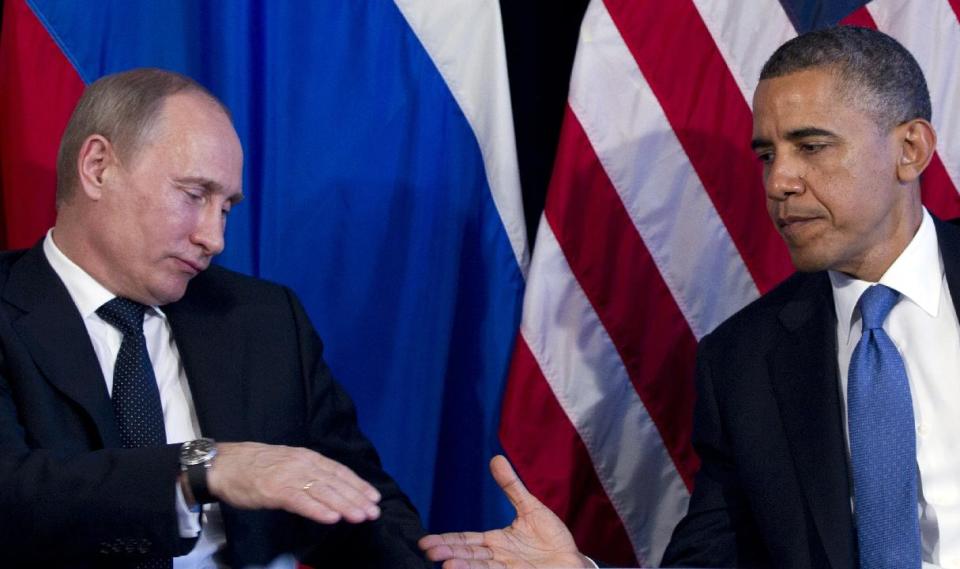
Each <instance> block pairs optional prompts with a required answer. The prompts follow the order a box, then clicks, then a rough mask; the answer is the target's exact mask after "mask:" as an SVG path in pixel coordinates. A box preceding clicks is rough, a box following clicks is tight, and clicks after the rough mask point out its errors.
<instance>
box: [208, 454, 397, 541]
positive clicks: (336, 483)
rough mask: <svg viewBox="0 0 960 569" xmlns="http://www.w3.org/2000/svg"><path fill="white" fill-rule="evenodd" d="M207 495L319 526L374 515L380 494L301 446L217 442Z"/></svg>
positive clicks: (228, 502) (376, 514)
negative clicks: (287, 514) (283, 512)
mask: <svg viewBox="0 0 960 569" xmlns="http://www.w3.org/2000/svg"><path fill="white" fill-rule="evenodd" d="M217 451H218V452H217V457H216V459H214V461H213V466H211V468H210V470H208V471H207V485H208V486H209V488H210V493H211V494H213V495H214V496H215V497H217V498H218V499H219V500H220V501H222V502H226V503H227V504H230V505H231V506H234V507H237V508H242V509H261V508H269V509H280V510H286V511H288V512H292V513H294V514H299V515H301V516H303V517H305V518H308V519H311V520H313V521H315V522H318V523H321V524H334V523H337V522H338V521H341V520H344V521H347V522H350V523H360V522H365V521H368V520H375V519H377V518H378V517H379V516H380V508H379V506H378V505H377V503H378V502H379V501H380V493H379V492H378V491H377V489H376V488H374V487H373V485H371V484H370V483H369V482H367V481H365V480H363V479H362V478H360V477H359V476H357V474H356V473H354V472H353V471H352V470H350V469H349V468H347V467H346V466H344V465H342V464H340V463H339V462H336V461H334V460H332V459H330V458H327V457H325V456H323V455H322V454H320V453H317V452H314V451H312V450H309V449H305V448H297V447H287V446H281V445H266V444H260V443H249V442H248V443H220V444H219V445H217Z"/></svg>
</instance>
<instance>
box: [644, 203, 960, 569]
mask: <svg viewBox="0 0 960 569" xmlns="http://www.w3.org/2000/svg"><path fill="white" fill-rule="evenodd" d="M934 221H935V225H936V228H937V237H938V239H939V243H940V252H941V256H942V257H943V262H944V266H945V271H946V277H947V281H948V283H949V288H950V295H951V297H952V298H953V304H954V306H955V307H960V230H958V229H957V228H956V227H954V226H951V225H948V224H946V223H943V222H941V221H939V220H934ZM836 323H837V318H836V314H835V310H834V303H833V292H832V289H831V286H830V279H829V277H828V276H827V274H826V273H822V272H821V273H810V274H802V273H798V274H796V275H794V276H792V277H791V278H789V279H788V280H787V281H786V282H784V283H783V284H782V285H780V286H779V287H777V288H776V289H775V290H773V291H771V292H770V293H769V294H767V295H765V296H764V297H763V298H761V299H759V300H757V301H756V302H754V303H752V304H750V305H749V306H747V307H746V308H745V309H743V310H742V311H741V312H739V313H737V314H736V315H734V316H733V317H732V318H730V319H729V320H727V321H726V322H725V323H724V324H722V325H721V326H720V327H718V328H717V329H716V331H714V332H713V333H711V334H709V335H708V336H706V337H704V338H703V340H702V341H701V343H700V347H699V349H698V353H697V396H698V400H697V404H696V409H695V413H694V447H695V448H696V450H697V452H698V453H699V455H700V458H701V460H702V466H701V468H700V472H699V473H698V474H697V477H696V481H695V487H694V492H693V496H692V497H691V500H690V508H689V511H688V513H687V516H686V517H685V518H684V519H683V520H682V521H681V522H680V524H679V525H678V526H677V528H676V530H675V531H674V534H673V539H672V540H671V543H670V545H669V547H668V548H667V552H666V554H665V556H664V561H663V565H664V566H701V567H718V566H723V567H775V568H778V569H787V568H797V569H800V568H804V569H808V568H828V567H829V568H832V569H855V568H856V567H857V566H858V558H857V545H856V531H855V529H854V521H853V516H852V514H851V511H850V473H849V469H848V459H847V451H846V443H845V436H844V426H843V412H842V404H843V403H842V400H841V398H840V393H839V379H838V378H839V375H838V374H839V371H838V369H837V332H836V326H837V324H836ZM958 348H960V346H958Z"/></svg>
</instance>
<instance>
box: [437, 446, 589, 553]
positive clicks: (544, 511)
mask: <svg viewBox="0 0 960 569" xmlns="http://www.w3.org/2000/svg"><path fill="white" fill-rule="evenodd" d="M490 472H492V473H493V477H494V479H495V480H496V481H497V484H499V485H500V487H501V488H502V489H503V492H504V493H505V494H506V495H507V498H508V499H509V500H510V502H511V503H512V504H513V507H514V508H515V509H516V510H517V517H516V519H514V520H513V523H512V524H510V525H509V526H507V527H505V528H503V529H498V530H491V531H486V532H455V533H445V534H439V535H428V536H426V537H424V538H423V539H421V540H420V547H421V549H423V550H424V551H426V553H427V557H428V558H429V559H430V560H431V561H443V562H444V563H443V567H444V569H515V568H517V569H519V568H526V569H529V568H547V567H550V568H559V567H591V565H590V564H589V562H587V560H586V559H585V558H584V557H583V556H582V555H580V553H579V552H578V551H577V546H576V544H575V543H574V541H573V536H571V535H570V532H569V531H568V530H567V528H566V527H565V526H564V525H563V522H561V521H560V518H558V517H557V516H556V515H554V513H553V512H551V511H550V509H549V508H547V507H546V506H544V505H543V503H541V502H540V500H537V499H536V497H534V496H533V494H531V493H530V492H529V491H527V489H526V487H524V485H523V482H521V481H520V478H518V477H517V474H516V473H515V472H514V471H513V467H511V466H510V463H509V462H508V461H507V459H506V458H504V457H503V456H496V457H494V458H493V460H491V461H490Z"/></svg>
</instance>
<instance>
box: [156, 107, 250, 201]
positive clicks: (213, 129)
mask: <svg viewBox="0 0 960 569" xmlns="http://www.w3.org/2000/svg"><path fill="white" fill-rule="evenodd" d="M147 161H153V162H154V164H158V163H159V164H162V165H164V166H165V167H167V168H168V169H169V170H170V172H169V175H171V176H181V177H195V178H209V179H211V181H214V182H216V183H217V184H219V185H221V186H223V187H224V188H225V189H227V190H230V191H231V193H233V192H239V191H240V184H241V178H242V172H243V150H242V148H241V146H240V139H239V137H238V136H237V133H236V131H235V130H234V128H233V124H232V123H231V122H230V119H229V117H228V116H227V115H226V113H224V111H223V109H221V108H220V106H219V105H218V104H217V103H216V102H214V101H212V100H210V99H209V98H208V97H206V96H205V95H202V94H200V93H177V94H174V95H170V96H169V97H167V98H166V99H164V101H163V103H162V105H161V107H160V110H159V112H158V115H157V120H156V121H155V123H154V125H153V128H152V129H151V131H150V133H149V134H148V135H147V136H146V139H145V143H144V145H143V148H142V149H141V151H140V152H139V160H138V162H139V164H138V166H147V164H144V163H145V162H147Z"/></svg>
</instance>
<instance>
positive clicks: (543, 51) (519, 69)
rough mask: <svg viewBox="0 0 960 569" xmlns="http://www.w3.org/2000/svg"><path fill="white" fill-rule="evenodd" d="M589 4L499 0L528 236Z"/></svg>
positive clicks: (582, 0)
mask: <svg viewBox="0 0 960 569" xmlns="http://www.w3.org/2000/svg"><path fill="white" fill-rule="evenodd" d="M588 3H589V0H500V10H501V13H502V15H503V34H504V41H505V43H506V48H507V70H508V72H509V74H510V96H511V98H512V100H513V124H514V126H515V129H516V136H517V159H518V160H519V163H520V183H521V186H522V188H523V209H524V212H525V214H526V221H527V234H528V238H529V243H530V247H531V248H532V247H533V243H534V236H535V235H536V232H537V222H538V221H539V220H540V212H542V211H543V203H544V199H545V197H546V193H547V186H548V185H549V183H550V173H551V171H552V169H553V157H554V154H555V153H556V149H557V139H558V138H559V136H560V124H561V122H562V120H563V112H564V107H565V106H566V103H567V87H568V83H569V81H570V70H571V68H572V67H573V56H574V52H575V51H576V49H577V37H578V35H579V31H580V21H581V20H582V19H583V14H584V12H585V11H586V9H587V4H588Z"/></svg>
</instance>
